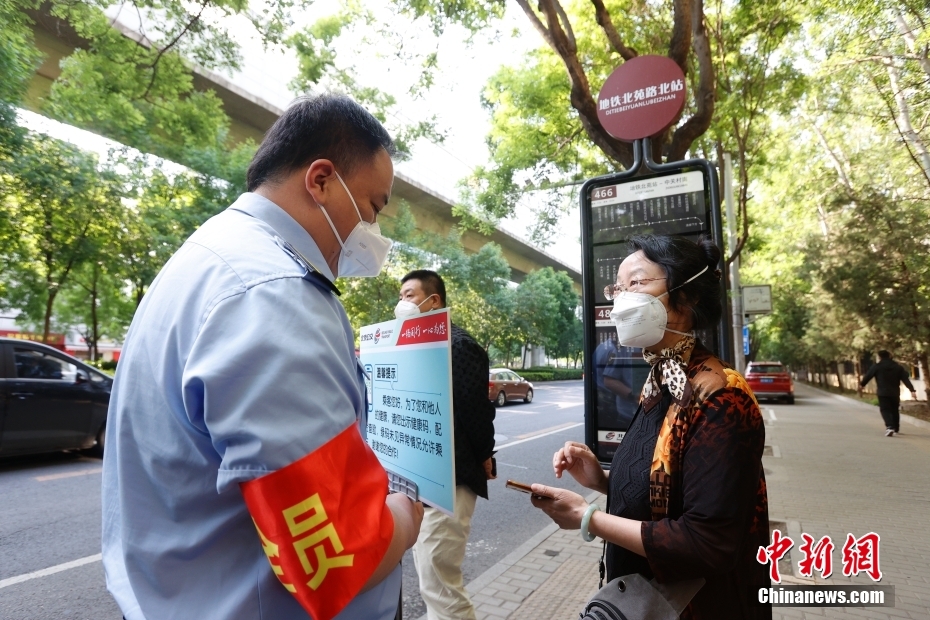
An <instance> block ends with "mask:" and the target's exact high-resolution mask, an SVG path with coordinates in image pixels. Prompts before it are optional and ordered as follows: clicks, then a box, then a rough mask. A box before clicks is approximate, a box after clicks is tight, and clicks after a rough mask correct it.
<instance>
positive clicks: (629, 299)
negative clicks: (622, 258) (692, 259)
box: [610, 267, 709, 348]
mask: <svg viewBox="0 0 930 620" xmlns="http://www.w3.org/2000/svg"><path fill="white" fill-rule="evenodd" d="M708 268H709V267H704V269H702V270H701V271H700V273H698V274H697V275H695V276H694V277H692V278H690V279H689V280H687V281H686V282H684V283H682V284H681V285H680V286H676V287H675V288H676V289H677V288H681V287H682V286H684V285H685V284H687V283H688V282H691V280H694V279H695V278H697V277H698V276H700V275H701V274H703V273H704V272H705V271H707V270H708ZM671 290H672V291H674V290H675V289H671ZM670 292H671V291H666V292H664V293H662V294H661V295H659V296H658V297H654V296H653V295H650V294H649V293H632V292H628V291H624V292H622V293H620V294H619V295H617V297H615V298H614V309H613V310H611V311H610V318H611V320H612V321H613V322H614V324H615V325H616V326H617V337H618V338H619V341H620V344H621V345H623V346H625V347H639V348H644V347H651V346H652V345H654V344H656V343H658V342H660V341H661V340H662V338H664V337H665V332H667V331H668V332H672V333H673V334H681V335H682V336H687V335H688V334H687V333H686V332H680V331H676V330H674V329H669V328H668V327H667V325H668V310H666V309H665V306H664V305H662V302H661V301H659V299H660V298H662V297H665V296H666V295H668V294H669V293H670Z"/></svg>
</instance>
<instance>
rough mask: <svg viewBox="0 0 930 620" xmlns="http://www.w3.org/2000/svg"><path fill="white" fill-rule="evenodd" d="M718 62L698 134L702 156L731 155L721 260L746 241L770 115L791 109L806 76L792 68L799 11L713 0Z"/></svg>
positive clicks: (720, 157)
mask: <svg viewBox="0 0 930 620" xmlns="http://www.w3.org/2000/svg"><path fill="white" fill-rule="evenodd" d="M708 20H709V22H710V28H709V30H710V33H711V41H712V49H713V56H714V65H715V67H716V68H717V69H716V73H717V91H716V92H717V95H716V98H717V106H716V110H715V115H714V120H713V123H712V124H711V127H710V129H709V130H708V133H707V134H705V136H704V139H703V140H701V142H702V147H703V150H704V153H705V157H709V158H710V155H711V154H713V156H714V157H715V158H716V160H717V162H718V163H719V162H722V161H723V155H724V153H733V154H735V156H736V161H735V167H736V173H737V185H738V187H737V192H736V196H735V202H736V204H735V212H736V215H737V218H738V220H739V222H738V230H739V231H740V232H739V236H738V238H737V240H736V244H735V246H734V247H732V248H729V249H728V251H729V256H728V257H727V259H726V263H727V264H729V263H730V262H732V261H733V260H734V259H735V258H736V257H738V256H739V255H740V252H741V251H742V249H743V247H744V246H745V244H746V243H747V242H748V241H749V224H750V218H749V213H748V204H749V199H750V193H749V192H750V184H751V181H752V179H753V176H754V174H755V173H756V171H757V170H759V167H760V166H761V165H763V164H764V163H765V152H766V147H767V146H769V140H770V136H771V132H770V127H771V119H772V118H773V117H777V116H778V115H787V114H790V113H791V110H792V108H793V106H794V105H795V103H796V101H797V100H798V98H800V97H801V95H802V94H803V93H804V88H805V80H804V79H803V76H802V75H801V73H800V72H799V71H798V70H797V69H796V68H795V66H794V62H795V53H793V51H792V50H791V48H790V45H791V44H792V43H797V41H798V40H799V36H798V34H799V30H800V28H801V20H800V16H799V15H798V14H797V11H796V10H793V7H791V6H790V5H786V4H785V3H783V2H770V1H759V2H740V3H736V4H732V3H725V2H723V1H722V0H717V1H716V2H714V3H712V6H711V10H710V12H709V15H708Z"/></svg>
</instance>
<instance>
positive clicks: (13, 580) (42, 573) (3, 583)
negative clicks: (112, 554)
mask: <svg viewBox="0 0 930 620" xmlns="http://www.w3.org/2000/svg"><path fill="white" fill-rule="evenodd" d="M101 559H103V556H102V555H101V554H99V553H98V554H97V555H89V556H87V557H86V558H81V559H80V560H73V561H71V562H65V563H64V564H59V565H57V566H50V567H49V568H43V569H42V570H37V571H35V572H34V573H26V574H25V575H18V576H16V577H10V578H9V579H3V580H0V589H2V588H5V587H7V586H13V585H16V584H17V583H22V582H24V581H29V580H30V579H38V578H39V577H47V576H49V575H54V574H55V573H60V572H62V571H66V570H71V569H72V568H77V567H79V566H84V565H85V564H93V563H94V562H99V561H100V560H101Z"/></svg>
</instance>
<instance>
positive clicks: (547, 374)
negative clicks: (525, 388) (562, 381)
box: [520, 370, 555, 382]
mask: <svg viewBox="0 0 930 620" xmlns="http://www.w3.org/2000/svg"><path fill="white" fill-rule="evenodd" d="M520 376H521V377H523V378H524V379H526V380H527V381H530V382H533V381H553V380H554V379H553V377H554V376H555V373H553V372H551V371H549V370H521V371H520Z"/></svg>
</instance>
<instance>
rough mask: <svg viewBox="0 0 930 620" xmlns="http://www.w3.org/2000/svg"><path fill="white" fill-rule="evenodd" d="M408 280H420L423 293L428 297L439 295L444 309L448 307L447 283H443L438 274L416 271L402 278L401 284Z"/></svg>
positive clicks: (430, 271) (426, 270) (425, 270)
mask: <svg viewBox="0 0 930 620" xmlns="http://www.w3.org/2000/svg"><path fill="white" fill-rule="evenodd" d="M407 280H419V281H420V286H422V287H423V292H424V293H426V294H427V295H439V301H440V302H442V307H443V308H445V307H446V283H445V282H443V281H442V276H440V275H439V274H438V273H436V272H435V271H432V270H430V269H414V270H413V271H411V272H410V273H408V274H407V275H405V276H404V277H403V278H401V279H400V283H401V284H403V283H405V282H406V281H407Z"/></svg>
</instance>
